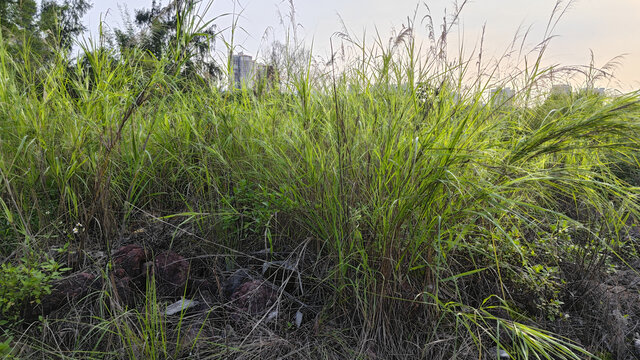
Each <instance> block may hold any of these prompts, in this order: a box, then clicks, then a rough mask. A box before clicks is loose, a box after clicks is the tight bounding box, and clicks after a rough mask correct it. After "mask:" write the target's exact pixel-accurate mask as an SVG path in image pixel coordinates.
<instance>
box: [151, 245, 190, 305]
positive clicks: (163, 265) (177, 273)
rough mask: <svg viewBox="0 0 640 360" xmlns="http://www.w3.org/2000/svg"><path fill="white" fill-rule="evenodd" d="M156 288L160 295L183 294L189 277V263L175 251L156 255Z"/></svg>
mask: <svg viewBox="0 0 640 360" xmlns="http://www.w3.org/2000/svg"><path fill="white" fill-rule="evenodd" d="M153 271H154V274H155V279H156V290H157V293H158V295H159V296H181V295H182V294H183V293H184V289H185V286H186V285H187V280H188V278H189V263H188V262H187V260H185V258H184V257H182V256H180V255H178V254H176V253H175V252H173V251H166V252H163V253H161V254H159V255H156V258H155V261H154V269H153Z"/></svg>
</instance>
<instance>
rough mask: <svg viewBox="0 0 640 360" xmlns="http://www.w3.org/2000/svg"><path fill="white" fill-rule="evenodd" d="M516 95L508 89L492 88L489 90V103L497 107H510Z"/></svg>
mask: <svg viewBox="0 0 640 360" xmlns="http://www.w3.org/2000/svg"><path fill="white" fill-rule="evenodd" d="M515 95H516V91H515V90H513V89H511V88H510V87H504V88H493V89H491V90H489V99H490V101H491V102H492V103H493V104H495V105H498V106H504V105H506V106H512V105H513V97H514V96H515Z"/></svg>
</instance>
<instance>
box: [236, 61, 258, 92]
mask: <svg viewBox="0 0 640 360" xmlns="http://www.w3.org/2000/svg"><path fill="white" fill-rule="evenodd" d="M231 60H232V61H233V83H234V86H235V88H236V89H242V88H243V87H245V86H247V87H250V86H251V85H252V84H251V80H252V78H253V68H254V61H253V59H252V58H251V56H250V55H245V54H243V53H240V54H238V55H233V56H232V58H231Z"/></svg>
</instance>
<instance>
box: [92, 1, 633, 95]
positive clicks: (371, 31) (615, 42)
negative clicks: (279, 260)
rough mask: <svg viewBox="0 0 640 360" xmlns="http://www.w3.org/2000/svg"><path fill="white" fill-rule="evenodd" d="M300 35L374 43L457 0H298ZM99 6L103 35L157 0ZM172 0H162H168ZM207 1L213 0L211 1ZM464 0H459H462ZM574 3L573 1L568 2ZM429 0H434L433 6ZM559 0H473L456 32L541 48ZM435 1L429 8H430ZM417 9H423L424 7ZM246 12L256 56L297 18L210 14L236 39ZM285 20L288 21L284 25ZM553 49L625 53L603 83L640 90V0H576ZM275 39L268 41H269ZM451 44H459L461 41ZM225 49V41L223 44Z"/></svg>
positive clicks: (241, 35)
mask: <svg viewBox="0 0 640 360" xmlns="http://www.w3.org/2000/svg"><path fill="white" fill-rule="evenodd" d="M293 1H294V5H295V22H296V23H297V24H298V37H299V39H300V40H304V41H305V42H306V43H307V44H313V52H314V54H319V55H323V54H329V49H330V45H329V44H330V41H329V39H330V38H331V36H332V35H333V34H334V33H335V32H337V31H342V29H343V24H346V26H347V29H348V30H349V32H350V33H351V34H353V35H356V36H358V37H360V38H362V35H363V34H364V33H365V32H366V34H367V38H368V40H367V42H368V43H371V41H372V39H373V36H374V35H375V33H376V31H377V32H378V33H379V34H380V35H381V36H382V37H383V38H388V37H389V36H390V35H391V34H392V31H393V30H396V31H397V30H399V29H401V28H402V25H403V24H407V17H413V16H414V14H417V17H416V18H417V19H418V21H417V22H418V24H419V23H420V19H421V18H422V17H423V16H424V15H426V14H431V16H432V18H433V19H434V22H435V24H436V26H437V25H438V24H441V23H442V18H443V17H444V16H445V10H446V11H447V12H446V14H449V15H450V14H451V13H452V10H453V8H454V1H455V0H422V1H416V0H293ZM92 2H93V8H92V9H91V10H90V11H89V13H88V14H87V15H86V16H85V18H84V21H85V23H86V24H87V26H88V28H89V30H90V31H89V33H87V34H85V35H86V36H95V34H97V29H98V24H99V23H100V19H103V20H104V21H105V23H106V24H107V26H108V27H111V28H114V27H115V28H117V27H120V26H121V24H122V18H123V10H124V9H127V10H128V12H129V13H130V14H131V15H132V16H133V15H134V13H135V9H139V8H144V7H150V5H151V0H129V1H122V0H93V1H92ZM167 2H168V0H164V1H163V2H162V3H163V4H166V3H167ZM204 2H207V0H204ZM462 2H463V0H458V4H461V3H462ZM564 3H566V1H565V2H564ZM425 4H426V5H425ZM555 5H556V0H475V1H471V0H470V1H468V2H467V3H466V5H465V7H464V8H463V10H462V13H461V16H460V20H459V23H458V25H457V26H456V27H455V28H454V30H455V34H453V36H452V37H454V38H455V40H456V42H458V39H463V42H464V44H465V48H468V49H472V48H473V47H475V46H477V45H478V44H479V42H480V38H481V34H482V28H483V25H484V26H485V34H484V42H483V48H484V50H483V53H484V55H483V57H484V58H485V59H486V58H489V57H491V56H495V57H500V56H501V55H502V54H503V53H504V51H505V50H506V49H507V48H508V46H509V44H510V43H511V42H512V40H513V38H514V34H516V33H517V32H518V30H519V29H523V30H526V29H530V30H529V35H528V37H527V41H526V42H525V46H527V47H529V48H533V47H534V46H535V45H536V44H537V43H539V42H540V40H542V39H543V37H544V31H545V27H546V25H547V22H548V19H549V16H550V14H551V12H552V10H553V8H554V6H555ZM426 6H428V10H427V8H426ZM416 11H417V13H416ZM230 13H236V14H240V15H239V18H238V25H239V27H240V28H241V30H240V31H236V35H235V39H234V43H235V44H236V45H238V46H240V47H241V49H243V50H244V52H245V53H247V54H250V55H254V56H255V55H256V54H258V53H259V51H260V49H264V48H265V47H266V45H267V42H269V41H270V40H271V39H279V40H282V39H283V38H284V36H285V26H288V25H289V24H290V23H291V21H290V3H289V0H284V1H283V0H213V2H212V6H211V8H210V10H209V12H208V14H207V17H208V18H213V17H218V18H217V19H216V20H215V23H216V24H217V26H218V29H221V30H223V32H222V36H224V37H225V39H227V40H228V39H230V31H228V30H226V31H225V30H224V29H228V27H229V25H230V24H231V23H232V21H233V16H230V15H225V14H230ZM283 21H284V24H285V25H283ZM416 30H417V31H416V32H415V34H416V38H417V39H418V41H420V40H421V39H424V40H426V39H427V31H426V29H425V28H424V26H421V27H420V28H419V29H416ZM553 35H555V36H556V37H555V38H554V39H553V40H552V42H551V45H550V47H549V49H548V51H547V53H546V56H545V61H546V64H547V65H551V64H560V65H589V63H590V61H591V51H593V54H594V62H595V65H596V66H603V65H605V64H606V63H607V62H608V61H609V60H611V59H613V58H615V57H617V56H621V55H624V57H623V58H622V60H621V64H620V66H619V67H618V68H617V69H616V71H615V75H616V78H617V80H615V81H608V82H605V83H599V84H598V86H603V87H608V88H616V89H619V90H622V91H630V90H637V89H640V0H576V1H573V2H572V3H571V4H570V7H569V9H568V11H567V12H566V13H565V14H564V15H563V17H562V18H561V20H560V21H559V23H558V25H557V27H556V28H555V30H554V32H553ZM265 39H267V40H265ZM451 43H452V41H451V40H450V41H449V45H450V46H453V47H455V48H456V49H457V48H459V46H458V44H457V43H456V44H451ZM217 46H218V50H222V45H221V43H220V42H219V43H218V45H217Z"/></svg>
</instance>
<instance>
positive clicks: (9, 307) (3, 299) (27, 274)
mask: <svg viewBox="0 0 640 360" xmlns="http://www.w3.org/2000/svg"><path fill="white" fill-rule="evenodd" d="M66 270H68V269H66V268H62V266H61V265H60V264H58V263H57V262H56V261H54V260H53V259H46V260H45V261H43V262H39V261H37V260H36V259H34V258H33V257H30V258H29V259H27V258H23V259H22V260H21V262H20V263H19V264H17V265H11V264H8V263H4V264H2V265H0V284H2V287H0V316H1V318H2V319H4V320H3V322H5V323H7V322H11V323H12V322H15V321H17V320H18V319H19V316H20V312H21V311H22V310H23V309H24V308H26V307H30V306H34V305H35V304H39V303H40V300H41V298H42V296H44V295H47V294H50V293H51V282H52V281H54V280H57V279H60V277H61V275H62V273H63V272H64V271H66Z"/></svg>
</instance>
